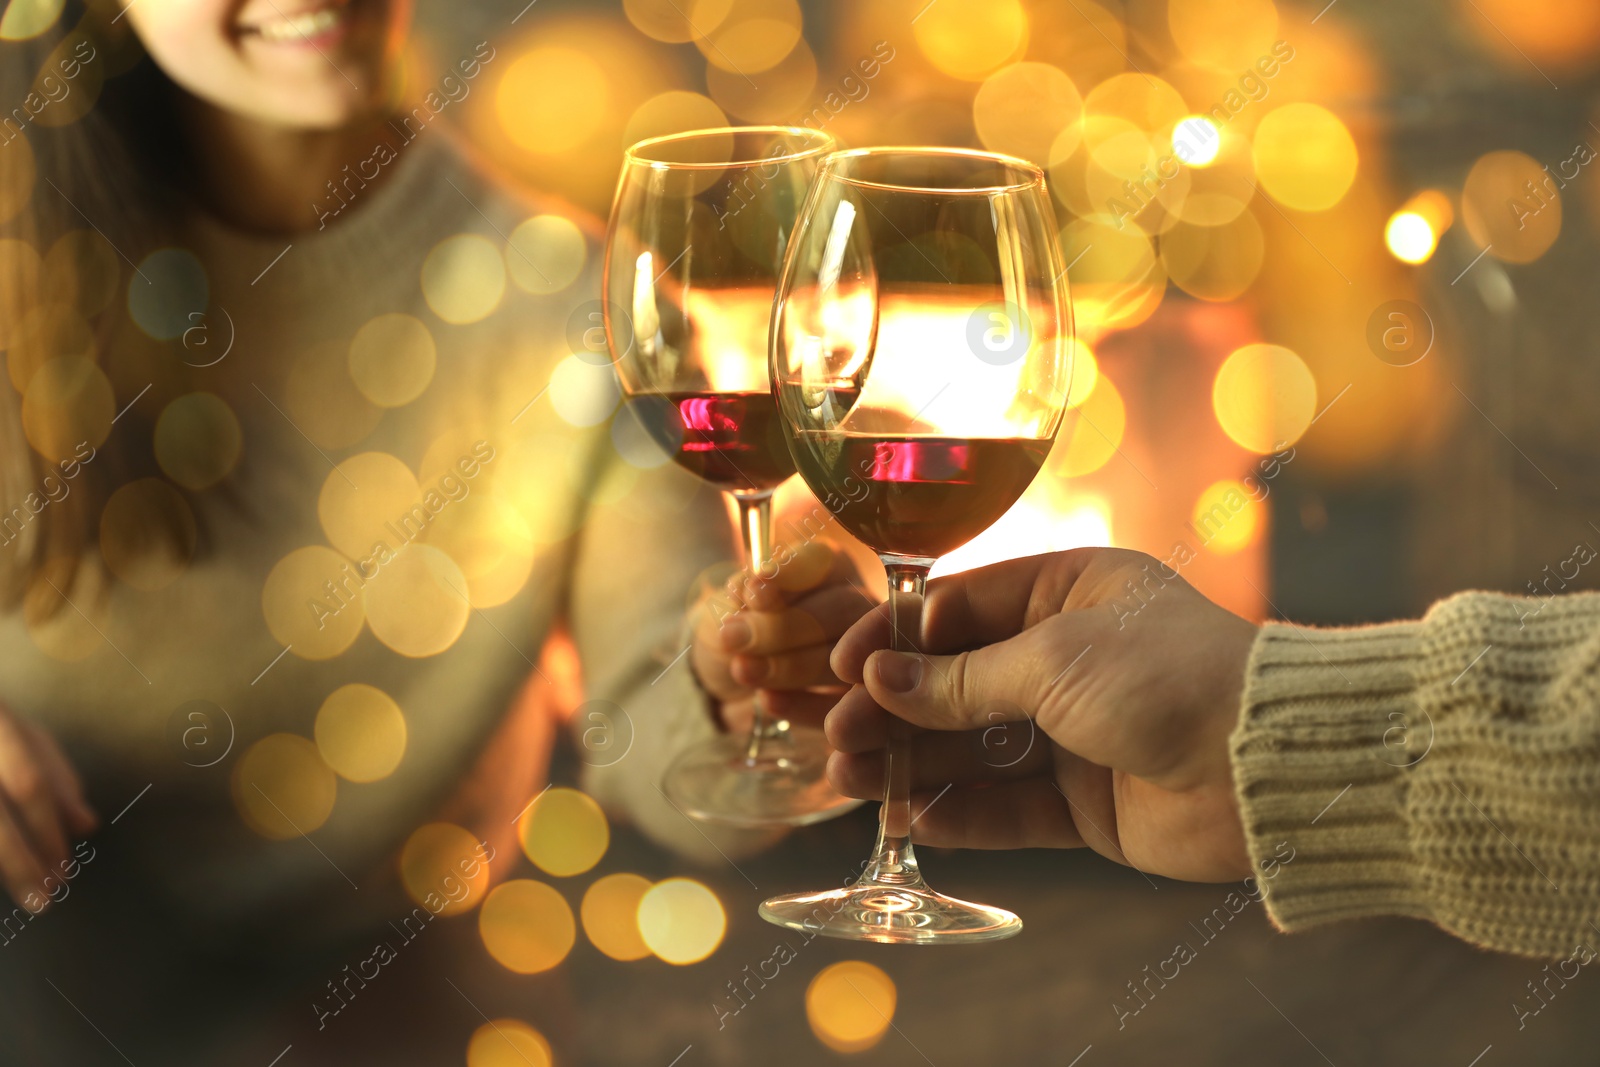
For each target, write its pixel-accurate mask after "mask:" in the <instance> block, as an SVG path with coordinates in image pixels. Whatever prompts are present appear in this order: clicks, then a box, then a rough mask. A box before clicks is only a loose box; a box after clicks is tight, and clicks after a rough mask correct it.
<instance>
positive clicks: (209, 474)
mask: <svg viewBox="0 0 1600 1067" xmlns="http://www.w3.org/2000/svg"><path fill="white" fill-rule="evenodd" d="M243 448H244V431H243V430H241V429H240V428H239V419H238V417H237V416H236V415H234V413H233V409H232V408H230V407H229V406H228V403H227V401H225V400H223V399H222V398H221V397H220V396H217V395H216V394H215V393H188V394H185V395H184V396H180V397H178V398H177V399H175V400H173V401H172V402H171V403H170V404H168V405H167V406H166V407H165V408H163V409H162V410H161V416H160V418H158V419H157V420H156V430H155V451H156V462H157V463H159V464H160V465H161V470H162V473H164V474H165V475H166V476H167V477H168V478H171V479H172V480H173V481H175V482H177V483H178V484H179V485H181V486H183V487H184V488H185V489H192V490H195V491H199V490H201V489H209V488H210V487H211V486H213V485H216V484H217V483H218V482H220V481H222V479H224V478H226V477H227V476H228V474H229V473H230V472H232V470H233V468H234V465H235V464H237V463H238V462H239V454H240V452H241V451H242V450H243Z"/></svg>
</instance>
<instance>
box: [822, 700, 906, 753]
mask: <svg viewBox="0 0 1600 1067" xmlns="http://www.w3.org/2000/svg"><path fill="white" fill-rule="evenodd" d="M892 719H893V716H892V715H890V714H889V713H888V712H886V711H884V710H883V709H882V708H880V707H878V702H877V701H876V700H873V699H872V694H871V693H869V692H867V689H866V687H865V686H862V685H855V686H851V687H850V691H849V692H847V693H845V694H844V695H843V696H842V697H839V698H838V701H837V703H835V704H834V706H833V710H832V711H830V712H828V718H827V720H826V721H825V722H824V723H823V730H824V731H825V732H826V733H827V735H828V744H830V745H832V746H833V747H834V748H836V749H838V750H839V751H840V752H871V751H872V750H873V749H875V748H882V747H883V746H884V745H886V744H887V743H888V739H889V723H890V720H892Z"/></svg>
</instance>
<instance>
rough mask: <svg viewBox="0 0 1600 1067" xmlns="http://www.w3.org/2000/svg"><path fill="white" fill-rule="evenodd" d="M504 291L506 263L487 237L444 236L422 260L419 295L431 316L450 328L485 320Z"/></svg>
mask: <svg viewBox="0 0 1600 1067" xmlns="http://www.w3.org/2000/svg"><path fill="white" fill-rule="evenodd" d="M505 291H506V265H505V260H504V259H503V258H501V255H500V249H498V248H496V247H495V246H494V243H493V242H491V241H490V240H489V239H488V238H487V237H482V236H479V235H478V234H475V233H462V234H457V235H456V236H454V237H447V238H445V239H444V240H443V241H440V242H439V243H438V244H436V245H434V246H433V251H431V252H429V253H428V258H427V259H425V260H423V261H422V295H423V297H424V298H425V299H426V300H427V301H428V306H429V307H430V308H432V309H433V313H434V314H435V315H437V316H439V317H440V318H441V319H443V320H444V321H445V322H448V323H450V324H451V325H454V326H465V325H467V324H469V323H474V322H479V321H481V320H482V319H485V318H487V317H488V316H489V314H490V313H491V312H493V311H494V309H495V308H497V307H499V306H500V298H501V297H502V296H504V295H505Z"/></svg>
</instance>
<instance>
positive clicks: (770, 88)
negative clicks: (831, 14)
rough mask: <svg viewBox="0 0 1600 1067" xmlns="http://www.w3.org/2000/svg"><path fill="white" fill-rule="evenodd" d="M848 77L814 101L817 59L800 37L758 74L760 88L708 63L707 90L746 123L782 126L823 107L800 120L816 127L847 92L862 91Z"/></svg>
mask: <svg viewBox="0 0 1600 1067" xmlns="http://www.w3.org/2000/svg"><path fill="white" fill-rule="evenodd" d="M847 77H849V78H852V79H854V81H851V82H845V81H844V80H843V79H841V80H840V88H839V89H837V90H830V91H829V92H828V94H827V95H825V96H823V98H822V100H820V101H816V100H813V99H812V97H813V95H814V93H815V91H816V88H817V57H816V56H815V55H814V54H812V51H811V49H810V48H809V47H807V45H806V42H805V39H804V38H802V39H801V40H799V41H796V42H795V46H794V48H793V49H792V50H790V52H789V54H788V55H786V56H784V57H783V59H782V60H781V61H780V62H779V63H778V64H777V65H776V66H774V67H772V68H771V69H770V70H764V71H762V72H761V82H760V84H759V85H758V84H756V83H755V82H754V80H753V79H748V78H745V77H744V76H743V75H741V74H738V73H735V72H734V71H731V70H723V69H722V68H721V67H718V66H715V65H713V64H707V65H706V90H707V91H708V92H709V93H710V94H711V99H712V100H714V101H716V103H717V106H718V107H720V108H722V109H723V111H725V112H727V113H728V114H729V115H733V116H737V117H738V118H740V119H743V120H744V121H746V122H756V123H768V124H772V125H783V124H785V123H789V122H793V121H795V116H796V115H798V114H800V113H802V112H805V111H806V110H807V109H808V108H811V107H820V108H823V109H824V110H823V111H822V112H820V113H819V112H815V111H813V112H811V113H810V114H809V115H807V116H805V117H803V118H802V119H801V121H803V122H806V123H807V124H810V125H816V122H815V119H816V118H817V117H818V116H819V114H820V115H826V114H828V113H829V111H830V110H832V109H833V108H840V109H842V107H843V104H842V103H841V102H840V101H843V100H847V99H848V96H847V95H846V93H847V92H849V93H855V92H861V91H862V90H861V89H859V88H857V86H858V85H861V84H862V82H861V80H860V79H859V78H857V77H856V75H855V74H854V73H852V74H850V75H847ZM868 91H870V90H868ZM830 97H831V98H832V99H830ZM862 99H865V98H864V97H862ZM830 104H831V105H833V108H830V106H829V105H830ZM818 128H820V127H818Z"/></svg>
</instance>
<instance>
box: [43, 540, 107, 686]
mask: <svg viewBox="0 0 1600 1067" xmlns="http://www.w3.org/2000/svg"><path fill="white" fill-rule="evenodd" d="M106 578H107V572H106V571H105V570H104V569H102V568H99V567H93V566H87V565H85V566H75V561H74V560H73V559H71V558H69V557H67V556H51V557H49V558H47V559H46V560H45V561H44V563H43V564H42V565H41V566H40V567H39V571H38V573H37V574H36V575H34V576H33V577H32V578H31V579H30V580H29V582H28V588H27V589H26V590H25V591H24V593H23V597H22V621H23V624H24V626H26V627H27V630H28V638H29V639H30V640H31V641H32V642H33V644H34V646H35V647H36V648H38V649H39V651H40V652H43V653H44V654H45V655H46V656H49V657H50V658H51V659H53V660H56V661H58V662H60V663H77V662H79V661H81V660H85V659H88V658H89V657H90V656H91V655H93V654H94V653H95V651H96V650H97V649H99V648H100V647H101V646H102V645H104V644H105V643H106V637H105V628H106V614H107V610H108V598H107V593H108V592H109V590H108V588H107V586H108V583H107V581H106ZM69 597H70V598H71V602H70V603H68V599H67V598H69Z"/></svg>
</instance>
